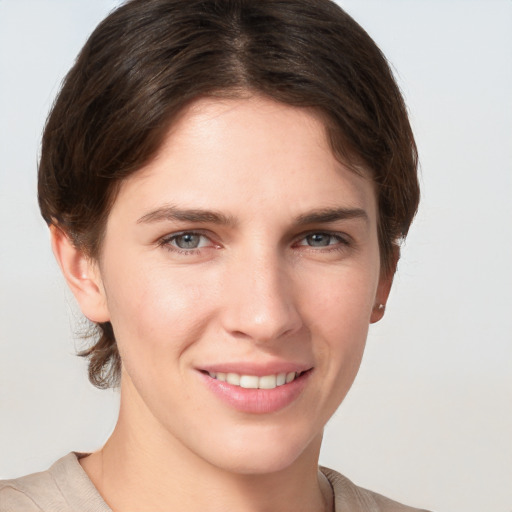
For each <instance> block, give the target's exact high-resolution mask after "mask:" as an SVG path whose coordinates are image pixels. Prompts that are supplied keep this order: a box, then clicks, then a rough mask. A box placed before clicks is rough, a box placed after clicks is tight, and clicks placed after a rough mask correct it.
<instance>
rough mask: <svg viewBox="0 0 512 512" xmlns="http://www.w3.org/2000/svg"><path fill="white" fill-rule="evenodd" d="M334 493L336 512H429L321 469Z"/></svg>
mask: <svg viewBox="0 0 512 512" xmlns="http://www.w3.org/2000/svg"><path fill="white" fill-rule="evenodd" d="M320 471H321V472H322V473H323V474H324V475H325V476H326V477H327V479H328V480H329V483H330V484H331V486H332V488H333V492H334V500H335V508H336V511H342V510H350V511H351V512H427V511H426V510H423V509H418V508H413V507H408V506H406V505H402V504H400V503H397V502H396V501H393V500H391V499H389V498H386V497H385V496H382V495H381V494H378V493H375V492H372V491H369V490H368V489H363V488H362V487H358V486H357V485H355V484H354V483H352V482H351V481H350V480H349V479H348V478H346V477H344V476H343V475H341V474H340V473H338V472H337V471H334V470H332V469H329V468H324V467H321V468H320Z"/></svg>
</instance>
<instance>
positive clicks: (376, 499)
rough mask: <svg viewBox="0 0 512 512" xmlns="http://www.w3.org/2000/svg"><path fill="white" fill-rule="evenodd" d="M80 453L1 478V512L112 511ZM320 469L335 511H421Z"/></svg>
mask: <svg viewBox="0 0 512 512" xmlns="http://www.w3.org/2000/svg"><path fill="white" fill-rule="evenodd" d="M79 457H80V454H77V453H70V454H68V455H66V456H65V457H63V458H62V459H59V460H58V461H57V462H55V464H53V465H52V467H51V468H50V469H48V470H47V471H43V472H41V473H34V474H32V475H28V476H24V477H21V478H16V479H13V480H2V481H0V512H112V510H111V509H110V507H109V506H108V505H107V504H106V503H105V502H104V501H103V498H102V497H101V496H100V494H99V493H98V491H97V490H96V488H95V487H94V485H93V483H92V482H91V480H89V477H88V476H87V474H86V473H85V471H84V470H83V469H82V466H81V465H80V463H79V462H78V458H79ZM320 470H321V471H322V473H323V474H324V475H325V476H326V477H327V479H328V480H329V482H330V484H331V486H332V488H333V491H334V495H335V509H336V512H422V511H420V510H419V509H416V508H410V507H406V506H405V505H400V504H399V503H396V502H395V501H392V500H390V499H388V498H385V497H384V496H381V495H380V494H376V493H373V492H371V491H368V490H366V489H362V488H361V487H357V486H356V485H354V484H353V483H352V482H351V481H350V480H348V479H347V478H345V477H344V476H342V475H340V474H339V473H337V472H336V471H333V470H332V469H327V468H320ZM423 512H426V511H423Z"/></svg>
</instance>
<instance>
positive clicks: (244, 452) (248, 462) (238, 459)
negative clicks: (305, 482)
mask: <svg viewBox="0 0 512 512" xmlns="http://www.w3.org/2000/svg"><path fill="white" fill-rule="evenodd" d="M274 434H277V435H268V433H265V434H259V435H257V438H256V439H255V438H252V439H251V436H239V433H237V436H235V435H233V436H231V438H230V439H229V440H225V441H224V442H223V441H222V440H220V439H218V440H217V444H216V446H218V447H219V450H215V452H214V453H212V452H210V454H209V456H207V458H208V459H210V463H211V464H213V465H214V466H217V467H219V468H222V469H224V470H225V471H229V472H231V473H238V474H242V475H264V474H270V473H277V472H280V471H284V470H286V469H287V468H289V467H291V466H293V465H294V464H295V463H297V462H298V461H299V460H302V459H304V458H308V459H309V458H312V459H315V460H317V459H318V455H319V451H320V444H321V440H322V434H319V435H316V436H313V437H311V436H305V435H303V436H301V435H296V436H290V434H289V432H288V431H285V432H279V433H277V432H274Z"/></svg>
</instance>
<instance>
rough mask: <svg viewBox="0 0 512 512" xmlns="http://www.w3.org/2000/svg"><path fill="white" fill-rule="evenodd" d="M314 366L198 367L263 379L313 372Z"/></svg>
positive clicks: (248, 364)
mask: <svg viewBox="0 0 512 512" xmlns="http://www.w3.org/2000/svg"><path fill="white" fill-rule="evenodd" d="M312 368H313V367H312V365H308V364H304V363H293V362H284V361H282V362H277V361H274V362H268V363H263V364H262V363H260V364H258V363H254V362H248V361H239V362H234V361H233V362H227V363H215V364H207V365H204V366H198V367H197V369H198V370H201V371H205V372H211V373H219V372H221V373H237V374H239V375H254V376H256V377H263V376H264V375H277V374H278V373H289V372H297V373H301V372H305V371H307V370H311V369H312Z"/></svg>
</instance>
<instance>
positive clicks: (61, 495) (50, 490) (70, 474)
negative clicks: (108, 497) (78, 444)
mask: <svg viewBox="0 0 512 512" xmlns="http://www.w3.org/2000/svg"><path fill="white" fill-rule="evenodd" d="M56 510H59V511H62V512H67V511H69V512H72V511H80V512H89V511H90V512H110V509H109V508H108V506H107V505H106V504H105V502H104V501H103V499H102V498H101V496H100V495H99V494H98V492H97V490H96V488H95V487H94V485H93V484H92V482H91V481H90V480H89V478H88V477H87V475H86V473H85V472H84V470H83V469H82V467H81V466H80V463H79V462H78V456H77V454H75V453H70V454H68V455H66V456H65V457H62V458H61V459H59V460H58V461H57V462H55V463H54V464H53V465H52V466H51V467H50V468H49V469H48V470H47V471H42V472H40V473H33V474H32V475H27V476H23V477H21V478H15V479H12V480H1V481H0V512H33V511H34V512H35V511H37V512H54V511H56Z"/></svg>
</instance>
